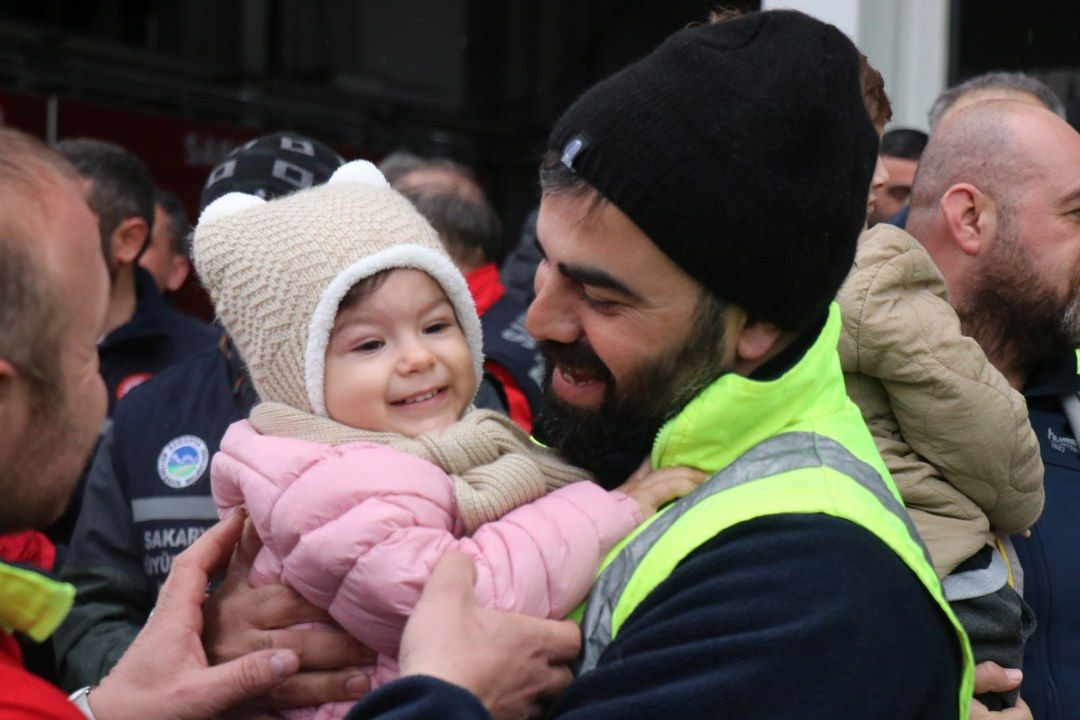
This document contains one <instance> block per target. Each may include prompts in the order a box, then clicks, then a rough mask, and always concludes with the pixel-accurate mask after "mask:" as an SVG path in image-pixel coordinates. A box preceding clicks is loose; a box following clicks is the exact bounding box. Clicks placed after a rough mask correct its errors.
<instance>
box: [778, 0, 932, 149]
mask: <svg viewBox="0 0 1080 720" xmlns="http://www.w3.org/2000/svg"><path fill="white" fill-rule="evenodd" d="M761 5H762V9H763V10H775V9H779V8H790V9H794V10H801V11H802V12H805V13H806V14H808V15H813V16H814V17H816V18H819V19H821V20H824V21H825V22H829V23H832V24H833V25H836V27H838V28H840V29H841V30H843V31H844V32H845V33H847V35H848V36H849V37H850V38H851V39H852V40H853V41H854V42H855V44H856V45H857V46H858V47H859V49H860V50H862V51H863V52H864V53H865V54H866V56H867V57H868V58H870V64H871V65H873V66H874V67H875V68H877V69H878V70H879V71H880V72H881V74H882V76H883V77H884V78H885V92H886V93H888V95H889V99H890V100H891V101H892V107H893V120H892V123H891V124H890V125H889V127H890V128H894V127H913V128H918V129H920V130H926V129H927V123H926V111H927V110H929V109H930V105H931V104H932V103H933V102H934V99H935V98H936V97H937V96H938V94H939V93H940V92H941V91H942V90H943V89H944V88H945V79H946V74H947V72H948V61H949V49H948V42H949V6H948V2H947V0H762V3H761Z"/></svg>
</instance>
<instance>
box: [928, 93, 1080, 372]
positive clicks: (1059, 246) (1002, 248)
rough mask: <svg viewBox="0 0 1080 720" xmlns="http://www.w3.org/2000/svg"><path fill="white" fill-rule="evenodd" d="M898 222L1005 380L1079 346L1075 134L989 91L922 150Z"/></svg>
mask: <svg viewBox="0 0 1080 720" xmlns="http://www.w3.org/2000/svg"><path fill="white" fill-rule="evenodd" d="M907 229H908V231H909V232H910V233H911V234H912V235H914V236H915V237H916V238H917V239H918V240H919V241H920V242H921V243H922V244H923V245H924V246H925V247H926V249H927V251H928V252H929V253H930V255H931V257H933V259H934V263H935V264H936V265H937V267H938V269H939V270H940V271H941V273H942V275H943V276H944V278H945V282H946V284H947V285H948V289H949V301H950V302H951V303H952V305H953V307H955V308H956V310H957V313H958V314H959V316H960V319H961V322H962V324H963V327H964V332H965V333H966V334H968V335H970V336H971V337H974V338H975V339H976V340H977V341H978V342H979V344H980V345H981V346H982V347H983V350H985V351H986V353H987V356H988V357H989V358H990V359H991V361H993V362H994V364H995V365H996V366H997V367H998V369H999V370H1001V371H1002V372H1003V373H1005V375H1006V377H1009V378H1010V380H1011V381H1012V382H1013V384H1014V386H1015V387H1020V386H1021V385H1022V383H1023V381H1024V378H1025V377H1026V376H1027V373H1028V372H1030V371H1031V370H1032V369H1033V368H1034V367H1035V366H1037V364H1038V363H1040V362H1043V361H1045V360H1046V359H1047V358H1049V357H1052V356H1054V355H1055V354H1056V353H1059V352H1066V351H1071V350H1072V349H1075V348H1077V347H1080V133H1077V132H1076V130H1074V129H1073V128H1072V127H1070V126H1069V125H1068V123H1066V122H1065V121H1064V120H1062V119H1061V118H1060V117H1058V116H1057V115H1055V114H1054V113H1052V112H1050V111H1049V110H1046V109H1045V108H1042V107H1037V106H1034V105H1031V104H1029V103H1023V102H1016V101H1000V100H999V101H987V102H981V103H977V104H975V105H971V106H968V107H965V108H961V109H958V110H956V112H955V113H950V114H949V116H948V117H947V118H946V119H945V120H944V121H942V124H941V125H940V126H939V127H938V129H937V130H936V131H935V132H934V133H933V135H931V136H930V142H929V143H928V144H927V146H926V150H925V151H924V152H923V156H922V160H921V162H920V164H919V170H918V173H917V174H916V176H915V184H914V188H913V190H912V203H911V213H910V216H909V218H908V224H907Z"/></svg>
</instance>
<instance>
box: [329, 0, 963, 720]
mask: <svg viewBox="0 0 1080 720" xmlns="http://www.w3.org/2000/svg"><path fill="white" fill-rule="evenodd" d="M876 154H877V137H876V134H875V131H874V128H873V127H872V125H871V123H870V120H869V118H868V117H867V113H866V110H865V109H864V107H863V101H862V97H861V94H860V88H859V60H858V52H857V50H856V49H855V47H854V46H853V45H852V44H851V42H850V40H848V39H847V38H846V37H845V36H844V35H843V34H842V33H840V32H839V31H838V30H837V29H836V28H834V27H832V26H829V25H825V24H823V23H821V22H818V21H816V20H813V19H811V18H809V17H807V16H805V15H802V14H800V13H795V12H765V13H760V14H756V15H751V16H747V17H744V18H741V19H737V20H732V21H729V22H724V23H720V24H715V25H709V26H701V27H692V28H688V29H686V30H683V31H680V32H678V33H676V34H675V35H673V36H672V37H671V38H669V39H668V40H667V41H666V42H665V43H664V44H663V45H661V46H660V47H659V48H658V49H657V50H655V51H654V52H653V53H652V54H650V55H649V56H647V57H645V58H644V59H643V60H641V61H639V62H637V63H635V64H633V65H631V66H629V67H627V68H625V69H624V70H622V71H621V72H619V73H617V74H615V75H614V76H612V77H610V78H608V79H607V80H605V81H603V82H602V83H600V84H598V85H597V86H595V87H594V88H592V89H591V90H589V91H587V92H586V93H585V94H584V95H583V96H582V97H581V98H579V99H578V100H577V102H575V103H574V104H573V105H572V106H571V107H570V109H569V110H567V111H566V113H564V115H563V116H562V118H561V119H560V120H559V121H558V123H557V124H556V126H555V129H554V130H553V132H552V135H551V139H550V144H549V151H548V154H547V156H546V157H545V159H544V162H543V167H542V170H541V186H542V190H543V198H542V201H541V205H540V214H539V222H538V228H537V231H538V232H537V234H538V244H539V245H540V247H541V249H542V250H543V252H544V255H545V259H544V261H543V262H542V263H541V265H540V268H539V270H538V273H537V279H536V289H537V297H536V300H535V301H534V302H533V304H532V306H531V308H530V311H529V316H528V328H529V330H530V332H531V333H532V334H533V336H534V337H536V338H537V340H538V341H540V343H541V346H542V347H543V349H544V352H545V357H546V359H547V363H548V377H547V382H546V396H545V404H544V409H543V412H542V417H541V418H540V420H539V421H538V423H539V430H540V431H541V433H542V435H543V437H544V439H545V440H546V442H548V443H549V444H551V445H553V446H555V447H557V448H559V449H560V450H561V451H562V452H563V453H564V454H565V455H566V456H567V458H568V459H570V460H572V461H574V462H577V463H579V464H582V465H584V466H585V467H588V468H590V469H592V470H595V471H597V473H598V476H599V477H600V481H601V482H602V483H603V484H605V485H607V484H609V483H614V482H617V481H619V480H620V479H621V478H622V477H624V476H625V472H626V467H627V466H629V465H632V463H633V462H637V461H640V460H641V458H642V457H648V458H649V462H650V464H651V465H652V466H653V467H657V468H660V467H669V466H675V465H685V466H692V467H696V468H698V469H701V470H703V471H707V472H708V473H709V474H710V475H711V476H712V477H711V478H710V479H709V480H708V481H706V482H705V483H704V484H703V485H701V486H700V487H699V488H698V489H697V490H696V491H694V492H693V493H691V494H689V495H687V496H686V497H684V498H682V499H680V500H678V501H676V502H674V503H672V504H671V505H669V506H668V507H666V508H665V509H663V510H662V511H661V512H660V513H659V514H658V515H656V516H655V517H654V518H652V519H650V520H648V521H646V523H644V524H643V526H642V527H641V528H639V529H638V531H636V532H635V533H632V534H631V535H630V537H629V539H628V540H626V541H624V543H623V544H622V545H620V546H618V547H616V549H615V550H614V551H613V552H612V554H611V555H610V556H609V557H608V558H607V561H606V562H605V564H604V566H603V569H602V570H601V573H600V575H599V577H598V579H597V581H596V584H595V585H594V587H593V589H592V591H591V593H590V595H589V597H588V598H587V599H586V602H585V604H584V607H583V609H582V610H581V611H580V612H579V613H577V614H576V617H575V619H577V620H578V621H579V623H580V625H581V630H582V634H583V645H582V654H581V656H580V658H579V660H578V662H577V665H576V667H575V672H576V674H577V677H576V679H575V680H574V681H573V682H571V683H570V684H569V687H568V688H567V689H566V690H565V692H563V693H562V694H561V695H560V696H559V697H558V698H557V699H556V700H555V703H554V705H553V707H552V708H551V710H550V716H554V717H559V718H610V717H633V718H671V717H680V718H699V717H700V718H705V717H709V718H717V717H738V718H740V719H745V718H800V720H805V719H807V718H830V719H835V718H912V719H914V718H961V719H963V718H967V715H968V704H969V699H970V696H971V687H972V678H973V672H972V662H971V652H970V648H969V647H968V643H967V639H966V637H965V635H964V634H963V630H962V629H961V628H960V627H959V625H958V623H957V622H956V619H955V617H954V616H953V615H952V612H951V610H950V609H949V607H948V604H947V603H946V602H945V600H944V598H943V596H942V592H941V588H940V585H939V583H938V581H937V579H936V576H935V575H934V573H933V570H932V568H931V566H930V564H929V562H928V560H927V556H926V553H925V550H924V548H923V546H922V544H921V542H920V541H919V539H918V537H917V535H916V534H915V532H914V529H913V528H912V526H911V524H910V521H909V520H908V518H907V515H906V513H905V511H904V508H903V506H902V505H901V504H900V502H899V499H898V495H897V492H896V489H895V487H894V486H893V484H892V481H891V479H890V478H889V475H888V472H887V470H886V469H885V466H884V464H883V462H882V460H881V458H880V456H879V455H878V453H877V450H876V448H875V446H874V443H873V440H872V439H871V437H870V434H869V432H868V431H867V429H866V426H865V424H864V423H863V421H862V419H861V416H860V414H859V411H858V409H857V408H855V406H854V405H852V403H851V402H850V401H849V400H848V399H847V396H846V395H845V392H844V382H843V377H842V375H841V371H840V365H839V359H838V356H837V352H836V346H837V340H838V337H839V326H840V318H839V311H838V309H837V306H836V304H835V303H834V302H833V298H834V296H835V294H836V291H837V290H838V288H839V287H840V284H841V282H842V281H843V279H844V277H845V276H846V274H847V273H848V270H849V269H850V266H851V263H852V259H853V256H854V250H855V242H856V238H857V236H858V234H859V231H860V229H861V227H862V225H863V220H864V216H865V207H866V195H867V189H868V188H869V186H870V178H871V173H872V170H873V167H874V162H875V157H876ZM613 458H615V460H613ZM620 458H621V459H622V460H626V461H629V462H621V461H620ZM449 562H451V563H452V562H456V561H454V560H451V561H449ZM458 567H459V568H460V567H461V566H460V565H459V566H458ZM465 567H466V568H467V563H465ZM450 572H451V571H447V573H448V574H449V573H450ZM458 574H459V575H460V576H463V577H464V579H465V580H466V581H467V580H468V577H465V575H467V574H465V573H460V572H459V573H458ZM459 579H461V578H459ZM450 584H451V583H449V582H447V577H445V576H444V575H436V576H433V578H432V581H431V583H430V584H429V590H430V593H429V595H428V597H426V598H425V601H424V602H422V603H421V605H420V606H418V609H417V612H416V613H415V614H414V615H413V618H412V620H411V621H410V627H409V628H407V629H406V634H405V638H404V640H403V643H402V648H401V652H400V657H401V669H402V674H403V675H404V676H405V677H403V678H402V679H401V680H398V681H397V682H395V683H391V684H389V685H387V686H385V687H383V688H380V689H379V690H377V691H376V692H374V693H372V695H371V696H370V697H369V698H366V699H365V700H364V701H362V702H361V703H360V704H359V705H357V707H356V708H354V710H353V711H352V713H351V714H350V718H352V719H353V720H359V719H360V718H375V717H380V718H390V717H393V718H396V719H398V720H401V719H403V718H411V717H425V716H428V715H425V713H430V712H432V708H438V710H437V712H438V715H439V716H440V717H454V718H481V717H486V716H487V714H488V712H489V711H490V712H492V714H496V715H497V716H505V715H506V714H508V713H506V712H505V711H506V705H505V695H506V694H508V693H509V694H513V693H515V692H516V693H519V694H520V693H521V681H520V678H516V677H515V676H514V675H515V673H513V672H510V671H508V670H506V668H509V667H511V664H510V660H509V659H505V660H500V659H499V658H493V657H492V655H493V653H497V650H496V649H493V644H492V643H491V642H487V643H484V644H483V646H478V645H477V644H476V642H477V641H476V640H474V639H473V638H472V637H471V636H470V632H471V633H479V632H481V630H480V629H482V628H484V627H485V626H486V625H488V624H490V622H489V620H488V619H487V616H484V615H483V614H481V613H479V612H478V611H475V610H472V609H471V608H469V607H468V606H467V604H466V607H464V609H463V607H462V604H461V602H460V599H457V602H456V604H453V603H451V602H447V603H446V604H445V606H440V604H439V600H440V599H441V598H442V599H447V600H449V597H448V596H450V595H452V594H453V593H452V592H450V591H449V585H450ZM440 612H441V614H440V615H439V622H438V623H436V622H433V620H434V618H435V615H436V614H437V613H440ZM522 622H523V623H524V622H525V621H524V620H522ZM532 622H536V621H535V620H534V621H532ZM413 628H416V630H413ZM469 628H473V629H472V630H469ZM531 632H532V633H533V635H532V637H533V638H534V647H533V648H532V650H531V654H532V656H537V657H541V658H542V656H543V653H542V652H541V651H540V650H539V649H537V646H541V647H542V641H541V640H540V639H537V638H538V637H539V636H538V635H537V633H536V629H535V628H532V630H531ZM502 636H503V638H504V639H505V638H506V637H508V636H509V633H508V632H503V633H502ZM558 657H559V655H558V653H557V652H555V651H554V650H552V651H551V655H550V658H551V663H552V664H558V662H559V661H558ZM488 668H490V670H488ZM537 677H538V678H541V677H543V678H545V679H544V680H540V679H537V680H536V681H535V685H536V689H535V691H534V693H533V696H532V697H535V695H536V694H537V693H539V694H541V695H543V694H544V693H548V694H550V693H552V691H553V690H555V689H557V688H558V686H559V681H558V679H557V678H555V677H548V676H545V675H538V676H537ZM515 682H516V683H517V684H516V685H515ZM515 709H517V710H520V708H515ZM496 710H498V711H499V712H495V711H496ZM535 710H536V706H532V707H531V708H529V707H526V709H525V711H524V712H522V713H521V714H528V713H529V712H535Z"/></svg>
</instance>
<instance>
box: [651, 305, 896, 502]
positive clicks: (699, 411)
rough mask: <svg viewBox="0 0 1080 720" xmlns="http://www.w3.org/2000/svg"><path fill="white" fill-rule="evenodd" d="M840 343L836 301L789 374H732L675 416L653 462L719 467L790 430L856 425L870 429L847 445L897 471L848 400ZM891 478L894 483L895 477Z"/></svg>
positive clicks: (839, 429) (832, 431) (833, 431)
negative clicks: (758, 376) (761, 377)
mask: <svg viewBox="0 0 1080 720" xmlns="http://www.w3.org/2000/svg"><path fill="white" fill-rule="evenodd" d="M839 342H840V308H839V306H838V305H837V304H836V303H833V304H832V305H830V306H829V318H828V320H827V321H826V323H825V327H824V328H822V330H821V333H820V334H819V335H818V338H817V340H815V341H814V343H813V344H812V345H811V346H810V348H809V349H808V350H807V351H806V354H805V355H804V356H803V357H802V359H801V360H800V361H799V362H798V363H797V364H796V365H795V366H794V367H792V368H791V369H790V370H788V371H787V372H786V373H784V374H783V375H781V376H780V377H778V378H776V379H774V380H765V381H761V380H751V379H750V378H747V377H743V376H742V375H736V374H735V373H727V374H726V375H723V376H721V377H720V378H718V379H717V380H716V382H714V383H713V384H712V385H710V386H709V387H707V388H705V389H704V390H703V391H701V393H699V394H698V396H697V397H695V398H694V399H693V400H691V401H690V402H689V403H688V404H687V406H686V407H685V408H683V411H682V412H680V413H679V414H678V415H676V416H675V417H674V418H672V419H671V420H669V421H668V422H667V423H666V424H665V425H664V426H663V427H662V428H661V429H660V432H659V434H658V435H657V437H656V442H655V443H654V444H653V452H652V462H653V467H657V468H661V467H674V466H678V465H684V466H687V467H694V468H697V469H699V470H702V471H704V472H707V473H714V472H716V471H717V470H719V469H720V468H723V467H726V466H727V465H730V464H731V463H732V461H734V460H735V458H737V457H739V456H740V455H742V454H743V453H745V452H746V451H747V450H749V449H750V448H752V447H754V446H755V445H757V444H758V443H760V442H761V441H763V440H767V439H768V438H771V437H773V436H775V435H779V434H780V433H782V432H791V431H806V432H814V433H818V434H820V435H825V436H826V437H836V436H837V433H843V432H844V431H845V429H846V428H849V427H851V426H852V425H855V426H858V427H861V428H862V432H856V433H850V435H851V437H849V438H846V439H845V440H844V441H843V444H844V446H845V447H846V448H847V449H848V450H849V451H850V452H851V453H852V454H853V455H855V456H856V457H857V458H859V459H860V460H862V461H863V462H866V463H869V464H870V465H871V466H873V467H874V468H875V469H877V470H878V471H879V472H880V473H881V476H882V477H884V478H889V472H888V470H886V469H885V463H884V461H883V460H882V459H881V456H880V455H879V454H878V451H877V447H876V446H875V445H874V439H873V438H872V437H871V436H870V432H869V431H868V430H866V425H865V423H864V422H863V420H862V415H861V414H860V413H859V408H858V407H856V406H855V403H853V402H851V400H849V399H848V396H847V391H846V390H845V388H844V376H843V374H842V373H841V371H840V356H839V355H838V354H837V352H836V346H837V344H838V343H839ZM887 482H888V484H889V486H890V487H893V486H892V479H891V478H890V479H888V480H887ZM893 490H894V492H895V487H894V488H893ZM899 497H900V496H899V494H897V498H899Z"/></svg>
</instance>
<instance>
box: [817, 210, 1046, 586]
mask: <svg viewBox="0 0 1080 720" xmlns="http://www.w3.org/2000/svg"><path fill="white" fill-rule="evenodd" d="M838 300H839V303H840V313H841V317H842V318H843V329H842V331H841V334H840V346H839V350H840V362H841V365H842V367H843V370H844V381H845V383H846V384H847V391H848V395H849V396H850V397H851V399H852V400H853V401H854V402H855V404H856V405H858V406H859V409H860V410H861V411H862V415H863V418H864V419H865V420H866V424H867V425H868V426H869V427H870V432H871V434H872V435H873V436H874V440H875V442H876V443H877V446H878V450H879V451H880V452H881V455H882V457H883V458H884V459H885V463H886V465H887V466H888V468H889V472H890V473H892V476H893V479H894V480H895V481H896V485H897V487H898V488H899V490H900V494H901V495H902V496H903V499H904V503H905V504H906V505H907V507H908V512H909V513H910V514H911V518H912V520H913V521H914V522H915V526H916V527H917V528H918V530H919V533H920V534H921V535H922V538H923V541H924V542H925V543H926V545H927V547H928V548H929V550H930V555H931V558H932V560H933V563H934V569H935V571H936V572H937V573H938V576H939V577H942V578H943V577H945V576H946V575H948V574H949V573H950V572H951V571H952V570H953V569H955V568H956V566H957V565H958V564H960V563H961V562H963V561H964V560H966V559H967V558H969V557H971V556H972V555H974V554H975V553H976V552H977V551H978V550H979V549H980V548H982V547H983V545H985V544H987V543H989V542H993V535H992V532H991V531H992V530H993V531H996V532H1004V533H1015V532H1020V531H1023V530H1026V529H1027V528H1029V527H1031V525H1032V524H1033V523H1034V522H1035V520H1036V519H1038V517H1039V514H1040V513H1041V512H1042V505H1043V465H1042V460H1041V458H1040V456H1039V444H1038V440H1037V439H1036V437H1035V433H1034V432H1033V431H1032V429H1031V425H1030V423H1029V422H1028V415H1027V405H1026V404H1025V402H1024V398H1023V396H1022V395H1021V394H1020V393H1018V392H1017V391H1016V390H1014V389H1012V387H1010V386H1009V384H1008V382H1007V381H1006V380H1005V378H1004V377H1003V376H1002V375H1001V373H999V372H998V371H997V370H996V369H995V368H994V367H993V366H992V365H991V364H990V362H989V360H987V358H986V355H985V354H984V353H983V351H982V349H981V348H980V347H979V345H978V344H977V343H976V342H975V341H974V340H973V339H971V338H969V337H966V336H964V335H962V334H961V332H960V319H959V318H958V317H957V315H956V312H955V311H954V310H953V309H952V307H951V306H950V305H949V303H948V297H947V293H946V288H945V279H944V278H943V277H942V275H941V272H940V271H939V270H938V269H937V266H935V265H934V262H933V260H932V259H931V258H930V255H929V254H928V253H927V252H926V250H925V249H924V248H923V247H922V245H920V244H919V242H918V241H917V240H915V238H913V237H912V236H911V235H908V234H907V233H906V232H904V231H903V230H900V229H899V228H896V227H893V226H891V225H884V224H882V225H877V226H876V227H874V228H873V229H871V230H868V231H866V232H864V233H863V234H862V235H861V236H860V238H859V244H858V249H857V251H856V255H855V267H854V268H853V269H852V271H851V274H850V275H848V277H847V280H846V281H845V282H844V285H843V287H842V288H841V289H840V295H839V298H838Z"/></svg>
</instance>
